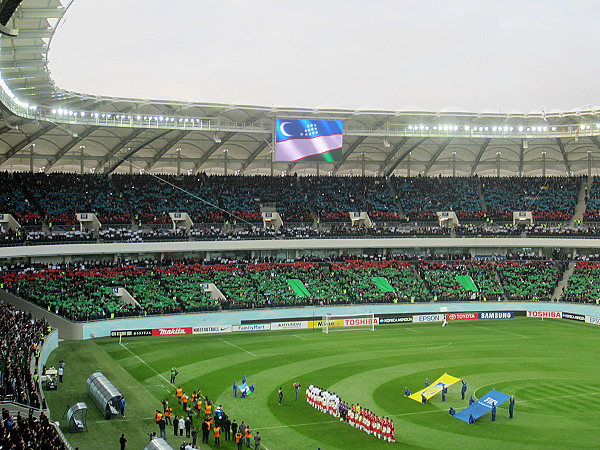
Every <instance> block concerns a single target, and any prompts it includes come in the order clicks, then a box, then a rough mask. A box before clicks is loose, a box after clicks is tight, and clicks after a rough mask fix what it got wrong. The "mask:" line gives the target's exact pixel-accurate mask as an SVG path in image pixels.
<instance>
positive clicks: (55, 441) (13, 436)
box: [0, 408, 67, 450]
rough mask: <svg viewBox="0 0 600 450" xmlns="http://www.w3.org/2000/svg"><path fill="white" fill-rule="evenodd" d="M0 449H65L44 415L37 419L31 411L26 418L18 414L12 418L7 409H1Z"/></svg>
mask: <svg viewBox="0 0 600 450" xmlns="http://www.w3.org/2000/svg"><path fill="white" fill-rule="evenodd" d="M0 448H2V449H5V448H6V449H15V450H26V449H44V450H46V449H48V450H65V449H66V448H67V447H66V445H65V444H64V442H62V440H61V438H60V436H59V435H58V433H57V431H56V429H55V428H54V426H53V425H52V424H51V423H50V420H49V419H48V417H47V416H46V415H45V414H44V413H42V414H41V415H40V418H39V419H36V418H35V417H34V415H33V413H32V411H31V410H30V413H29V415H28V417H24V416H22V415H21V414H20V413H17V415H16V417H13V416H12V415H11V414H10V412H9V411H8V410H7V409H5V408H2V422H1V423H0Z"/></svg>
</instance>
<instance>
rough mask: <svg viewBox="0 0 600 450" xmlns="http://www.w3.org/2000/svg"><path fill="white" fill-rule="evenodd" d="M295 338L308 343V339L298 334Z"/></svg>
mask: <svg viewBox="0 0 600 450" xmlns="http://www.w3.org/2000/svg"><path fill="white" fill-rule="evenodd" d="M293 336H294V337H297V338H298V339H302V340H303V341H308V339H306V338H305V337H302V336H298V335H297V334H294V335H293Z"/></svg>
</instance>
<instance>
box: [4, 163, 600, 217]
mask: <svg viewBox="0 0 600 450" xmlns="http://www.w3.org/2000/svg"><path fill="white" fill-rule="evenodd" d="M582 179H583V178H582V177H543V178H542V177H503V178H492V177H490V178H480V177H476V176H474V177H423V176H417V177H395V176H392V177H390V178H389V179H387V178H384V177H362V176H350V177H331V176H304V177H298V176H296V175H291V176H277V177H271V176H238V175H230V176H220V175H206V174H204V173H200V174H197V175H160V176H155V175H149V174H143V175H133V174H115V175H112V176H107V175H96V174H85V175H78V174H74V173H52V174H45V173H28V172H19V173H6V172H5V173H1V174H0V212H2V213H7V214H12V215H13V216H14V217H15V218H16V219H17V220H18V221H19V223H20V224H21V225H23V226H24V225H34V224H38V225H39V224H42V223H43V224H46V225H48V226H52V225H54V226H56V225H72V224H75V223H76V218H75V213H76V212H87V213H95V214H96V215H97V217H98V219H99V220H100V221H101V222H102V223H104V224H107V225H123V224H128V225H131V224H135V225H137V226H139V225H149V224H168V223H170V217H169V213H170V212H187V213H188V214H189V215H190V217H191V218H192V220H193V221H194V223H196V224H213V223H231V224H234V223H236V222H237V223H238V224H241V223H243V222H249V223H255V222H260V221H261V220H262V218H261V205H267V204H274V205H275V208H276V211H277V212H279V214H280V215H281V217H282V218H283V220H284V223H286V222H287V223H289V222H311V221H313V220H316V221H322V222H330V221H334V222H348V221H349V217H348V213H349V212H353V211H358V212H362V211H364V212H367V213H368V214H369V216H370V218H371V219H372V220H373V221H375V222H377V223H389V222H398V221H401V220H408V221H420V222H423V221H435V220H436V214H435V213H436V212H439V211H455V212H456V214H457V216H458V218H459V221H461V222H468V221H483V220H484V219H489V220H494V221H498V220H504V221H511V220H512V213H513V211H532V212H533V215H534V219H535V220H536V221H555V222H561V221H563V222H564V221H566V220H568V219H569V218H570V217H571V216H572V214H573V212H574V208H575V205H576V203H577V198H578V193H579V188H580V185H581V182H582ZM598 192H600V187H599V185H598V183H597V182H596V181H594V183H593V184H592V187H591V189H590V193H589V195H586V200H587V201H588V202H589V205H588V210H587V211H586V216H585V217H586V218H596V217H597V216H598V213H597V211H598V208H599V206H598V204H600V203H599V202H600V200H598V198H600V194H598Z"/></svg>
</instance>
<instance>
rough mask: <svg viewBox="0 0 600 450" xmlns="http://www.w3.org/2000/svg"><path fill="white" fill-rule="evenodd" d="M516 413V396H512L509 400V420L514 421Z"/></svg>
mask: <svg viewBox="0 0 600 450" xmlns="http://www.w3.org/2000/svg"><path fill="white" fill-rule="evenodd" d="M514 413H515V396H514V395H511V396H510V398H509V399H508V418H509V419H512V418H513V415H514Z"/></svg>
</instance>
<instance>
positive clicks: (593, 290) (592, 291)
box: [561, 255, 600, 304]
mask: <svg viewBox="0 0 600 450" xmlns="http://www.w3.org/2000/svg"><path fill="white" fill-rule="evenodd" d="M597 256H598V255H596V260H598V259H599V258H597ZM561 300H563V301H566V302H578V303H594V304H600V264H599V263H598V262H589V261H580V262H578V263H577V264H575V267H574V268H573V273H572V274H571V276H570V277H569V284H568V285H567V287H566V289H565V290H564V291H563V293H562V296H561Z"/></svg>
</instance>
